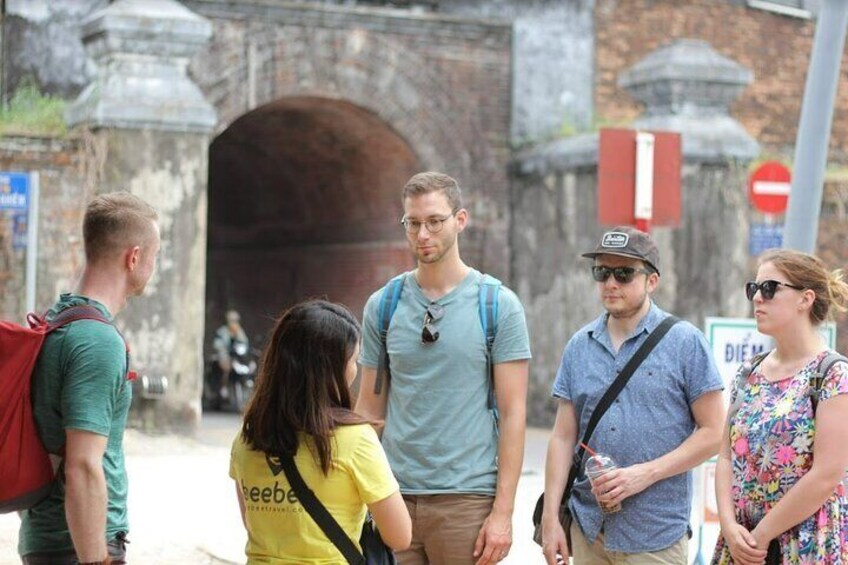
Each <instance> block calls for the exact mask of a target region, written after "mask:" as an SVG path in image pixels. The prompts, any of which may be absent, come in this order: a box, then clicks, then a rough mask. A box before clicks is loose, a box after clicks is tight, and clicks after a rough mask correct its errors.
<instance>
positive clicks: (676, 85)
mask: <svg viewBox="0 0 848 565" xmlns="http://www.w3.org/2000/svg"><path fill="white" fill-rule="evenodd" d="M752 80H753V75H752V73H751V71H749V70H748V69H746V68H745V67H743V66H742V65H740V64H738V63H736V62H734V61H732V60H730V59H728V58H727V57H725V56H724V55H721V54H720V53H718V52H716V51H715V50H714V49H713V48H712V47H711V46H710V44H709V43H707V42H706V41H701V40H696V39H679V40H677V41H674V42H672V43H670V44H668V45H665V46H663V47H661V48H660V49H658V50H656V51H654V52H653V53H651V54H649V55H648V56H647V57H645V58H644V59H642V60H641V61H639V62H638V63H636V64H635V65H633V66H632V67H631V68H630V69H627V70H626V71H624V72H623V73H621V75H619V79H618V84H619V86H620V87H623V88H626V89H627V91H628V92H630V94H631V95H632V96H633V97H634V98H635V99H637V100H639V101H640V102H642V103H643V104H645V112H644V114H643V115H642V117H640V118H639V119H638V120H636V121H635V122H634V124H633V126H634V127H635V128H639V129H652V130H667V131H678V132H680V133H681V134H682V135H683V154H684V156H685V157H687V158H695V159H698V160H706V161H710V160H716V159H722V158H736V159H743V160H750V159H753V158H755V157H756V156H757V155H759V152H760V147H759V144H758V143H757V142H756V140H754V138H752V137H751V136H750V135H749V134H748V132H746V131H745V129H744V128H743V127H742V124H740V123H739V122H738V121H736V120H735V119H733V118H732V117H731V116H730V104H731V103H732V102H733V101H734V100H735V99H736V98H737V96H739V93H740V92H742V90H743V89H744V88H745V86H747V85H748V84H750V83H751V81H752Z"/></svg>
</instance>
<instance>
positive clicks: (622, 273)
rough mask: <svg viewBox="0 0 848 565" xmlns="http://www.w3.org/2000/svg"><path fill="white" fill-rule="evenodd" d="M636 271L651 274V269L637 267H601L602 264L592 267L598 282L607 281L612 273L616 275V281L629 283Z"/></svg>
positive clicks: (593, 276) (593, 275) (593, 274)
mask: <svg viewBox="0 0 848 565" xmlns="http://www.w3.org/2000/svg"><path fill="white" fill-rule="evenodd" d="M636 273H645V274H646V275H650V274H651V271H649V270H648V269H637V268H635V267H601V266H600V265H595V266H594V267H592V278H593V279H595V280H596V281H598V282H606V281H607V279H608V278H610V275H612V276H613V277H615V280H616V282H619V283H621V284H627V283H629V282H630V281H632V280H633V278H634V277H635V276H636Z"/></svg>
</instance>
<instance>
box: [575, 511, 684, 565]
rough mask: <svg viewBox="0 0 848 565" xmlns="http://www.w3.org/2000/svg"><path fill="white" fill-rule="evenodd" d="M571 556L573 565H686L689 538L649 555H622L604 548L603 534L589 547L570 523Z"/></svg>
mask: <svg viewBox="0 0 848 565" xmlns="http://www.w3.org/2000/svg"><path fill="white" fill-rule="evenodd" d="M571 556H572V557H573V558H574V565H686V564H687V563H688V562H689V537H688V536H683V537H682V538H680V540H679V541H677V542H676V543H675V544H674V545H672V546H671V547H668V548H666V549H662V550H660V551H653V552H650V553H622V552H621V551H607V550H606V549H605V548H604V534H603V532H601V533H600V534H598V537H597V539H596V540H595V543H593V544H591V545H589V542H588V540H586V538H585V537H583V532H581V531H580V526H578V525H577V521H576V520H575V521H573V522H572V523H571Z"/></svg>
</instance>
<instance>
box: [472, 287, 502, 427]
mask: <svg viewBox="0 0 848 565" xmlns="http://www.w3.org/2000/svg"><path fill="white" fill-rule="evenodd" d="M501 286H502V283H501V281H499V280H498V279H496V278H494V277H491V276H489V275H483V278H482V280H481V281H480V294H479V300H478V302H479V309H480V325H481V326H482V327H483V335H484V336H486V373H487V374H488V378H489V394H488V399H487V401H486V405H487V406H488V407H489V410H492V412H494V414H495V421H497V420H498V406H497V402H496V399H495V364H494V363H493V362H492V347H493V346H494V344H495V336H496V335H497V333H498V295H499V293H500V290H501Z"/></svg>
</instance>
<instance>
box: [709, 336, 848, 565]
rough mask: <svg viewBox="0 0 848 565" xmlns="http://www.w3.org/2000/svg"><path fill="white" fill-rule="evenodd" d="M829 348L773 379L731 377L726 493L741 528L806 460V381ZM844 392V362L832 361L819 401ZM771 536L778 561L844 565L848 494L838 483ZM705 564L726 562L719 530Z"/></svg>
mask: <svg viewBox="0 0 848 565" xmlns="http://www.w3.org/2000/svg"><path fill="white" fill-rule="evenodd" d="M828 353H830V352H828V351H825V352H822V353H821V354H820V355H819V356H818V357H816V359H814V360H812V361H811V362H810V363H809V364H807V366H805V367H804V368H803V369H801V370H800V371H799V372H798V373H796V374H794V375H792V376H791V377H787V378H785V379H782V380H780V381H777V382H769V381H768V380H766V378H765V376H764V375H763V374H762V373H761V372H759V371H758V370H756V369H755V370H754V371H753V372H752V373H751V374H750V375H749V376H748V379H747V381H746V382H745V383H744V384H743V385H742V386H741V390H737V384H736V383H735V382H734V385H733V389H732V390H731V403H732V402H734V401H735V400H736V396H737V395H739V394H743V395H744V397H743V399H742V403H741V405H740V408H739V411H738V412H737V413H736V414H735V415H734V416H733V419H732V420H731V422H730V451H731V462H732V463H731V464H732V470H733V477H732V480H731V493H732V496H733V502H734V504H735V507H736V521H737V522H738V523H739V524H741V525H742V526H744V527H745V528H747V529H748V530H752V529H753V528H754V527H755V526H756V525H757V523H758V522H759V521H760V520H761V519H762V518H763V516H765V514H766V512H768V511H769V510H770V509H771V508H772V507H773V506H774V505H775V504H777V502H778V501H779V500H780V499H781V497H782V496H783V495H784V494H786V492H787V491H788V490H789V489H790V488H792V486H793V485H795V483H797V482H798V480H799V479H800V478H801V477H803V476H804V474H805V473H807V471H809V470H810V467H811V466H812V460H813V441H814V439H815V420H814V416H813V408H812V404H811V402H810V383H811V377H812V376H813V375H814V374H815V371H816V370H817V369H818V367H819V363H820V362H821V361H822V359H823V358H824V357H825V355H827V354H828ZM740 371H741V369H740ZM845 393H848V366H846V364H845V363H836V364H834V365H833V367H832V368H831V369H830V371H828V374H827V375H826V376H825V378H824V381H823V384H822V386H821V392H820V395H819V406H820V405H821V403H822V402H824V401H825V400H827V399H828V398H831V397H833V396H836V395H837V394H845ZM778 539H779V543H780V548H781V563H783V564H784V565H811V564H816V565H824V564H826V565H848V497H846V488H845V484H844V482H843V483H840V484H839V486H838V487H837V488H836V490H835V491H834V493H833V494H832V495H831V496H830V498H828V499H827V500H826V501H825V503H824V505H823V506H822V507H821V508H820V509H819V510H818V511H816V513H815V514H813V515H812V516H811V517H810V518H808V519H806V520H804V521H803V522H801V523H800V524H798V525H796V526H794V527H792V528H790V529H789V530H787V531H786V532H784V533H783V534H781V535H780V536H779V538H778ZM712 563H713V565H728V564H731V563H733V558H732V557H731V556H730V551H729V550H728V549H727V547H726V545H725V543H724V539H723V538H722V537H721V536H719V540H718V544H717V545H716V550H715V554H714V555H713V561H712Z"/></svg>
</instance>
